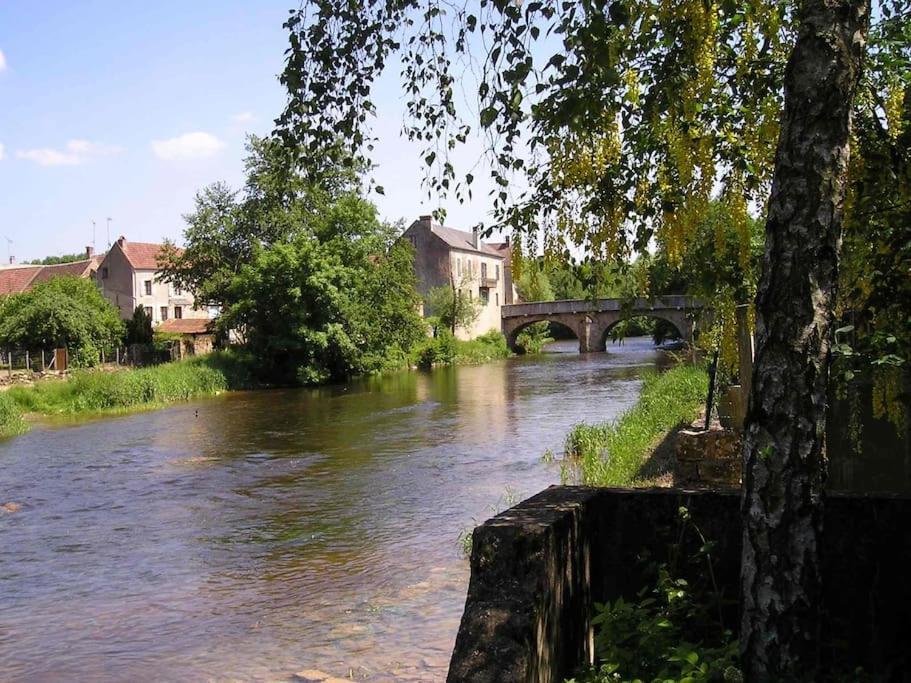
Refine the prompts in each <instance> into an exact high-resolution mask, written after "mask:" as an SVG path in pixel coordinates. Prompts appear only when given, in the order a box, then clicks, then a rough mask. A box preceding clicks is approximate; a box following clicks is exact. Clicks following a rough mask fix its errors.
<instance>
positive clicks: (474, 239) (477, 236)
mask: <svg viewBox="0 0 911 683" xmlns="http://www.w3.org/2000/svg"><path fill="white" fill-rule="evenodd" d="M471 244H472V246H474V248H475V249H480V248H481V231H480V230H479V229H478V226H474V227H473V228H472V229H471Z"/></svg>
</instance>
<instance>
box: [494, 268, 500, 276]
mask: <svg viewBox="0 0 911 683" xmlns="http://www.w3.org/2000/svg"><path fill="white" fill-rule="evenodd" d="M494 272H495V273H496V274H497V280H499V279H500V266H499V265H497V266H496V270H495V271H494Z"/></svg>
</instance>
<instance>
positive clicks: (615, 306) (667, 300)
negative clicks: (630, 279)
mask: <svg viewBox="0 0 911 683" xmlns="http://www.w3.org/2000/svg"><path fill="white" fill-rule="evenodd" d="M701 308H702V302H701V301H700V300H699V299H697V298H696V297H692V296H685V295H677V294H675V295H671V296H661V297H657V298H655V299H641V298H640V299H633V300H629V299H596V300H594V301H592V300H591V299H562V300H560V301H532V302H530V303H524V304H507V305H505V306H502V307H501V309H500V310H501V313H500V315H501V316H502V317H503V318H512V317H516V316H529V315H555V314H560V313H603V312H609V311H623V310H630V311H632V312H642V313H643V314H645V313H648V312H649V311H661V310H665V311H668V310H671V311H682V310H695V309H701Z"/></svg>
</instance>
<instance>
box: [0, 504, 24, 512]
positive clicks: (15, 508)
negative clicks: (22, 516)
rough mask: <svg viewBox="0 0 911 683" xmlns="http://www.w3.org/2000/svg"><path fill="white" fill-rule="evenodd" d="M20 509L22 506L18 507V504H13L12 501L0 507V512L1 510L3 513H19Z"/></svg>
mask: <svg viewBox="0 0 911 683" xmlns="http://www.w3.org/2000/svg"><path fill="white" fill-rule="evenodd" d="M21 509H22V506H21V505H19V503H14V502H12V501H10V502H9V503H4V504H3V505H0V510H3V511H4V512H19V510H21Z"/></svg>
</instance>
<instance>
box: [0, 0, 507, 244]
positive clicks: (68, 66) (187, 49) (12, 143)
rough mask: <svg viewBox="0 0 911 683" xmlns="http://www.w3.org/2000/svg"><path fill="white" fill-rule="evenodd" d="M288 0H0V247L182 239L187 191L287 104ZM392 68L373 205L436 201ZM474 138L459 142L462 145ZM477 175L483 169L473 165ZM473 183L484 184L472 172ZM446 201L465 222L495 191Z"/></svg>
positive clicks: (397, 212) (215, 176)
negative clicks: (408, 134) (408, 133)
mask: <svg viewBox="0 0 911 683" xmlns="http://www.w3.org/2000/svg"><path fill="white" fill-rule="evenodd" d="M296 5H297V3H296V2H290V3H289V2H276V1H273V0H256V1H255V2H251V1H249V0H247V1H245V2H240V1H238V2H229V1H226V0H219V1H215V0H211V1H203V0H193V1H192V2H186V0H184V1H183V2H154V3H139V2H122V1H121V2H113V1H101V0H99V1H94V2H92V1H83V2H62V1H51V2H44V3H36V2H31V1H30V0H5V1H3V2H0V54H2V57H0V145H2V148H0V150H2V151H0V259H2V261H3V262H6V257H7V244H6V240H5V239H4V238H9V239H11V240H12V241H13V244H12V252H13V254H14V255H15V256H16V258H17V260H18V261H23V260H27V259H32V258H37V257H41V256H45V255H51V254H61V253H69V252H74V251H80V250H82V249H83V248H84V247H85V246H86V245H87V244H90V243H91V241H92V220H95V222H96V224H97V233H96V237H95V240H96V244H97V247H98V249H99V250H100V249H103V248H104V247H105V246H106V244H107V235H106V218H108V217H110V218H111V219H112V221H111V239H112V240H113V239H116V237H117V236H119V235H121V234H124V235H126V236H127V239H133V240H136V241H159V240H161V239H162V238H164V237H170V238H174V239H177V240H178V241H179V238H180V234H181V231H182V229H183V220H182V218H181V216H182V214H184V213H186V212H188V211H190V210H192V207H193V197H194V195H195V193H196V192H197V191H198V190H199V189H201V188H202V187H204V186H205V185H207V184H209V183H212V182H215V181H218V180H224V181H227V182H228V183H230V184H232V185H234V186H239V185H240V184H241V182H242V159H243V155H244V152H243V143H244V136H245V134H246V133H247V132H252V133H257V134H266V133H268V132H269V131H270V130H271V125H272V120H273V119H274V117H275V116H277V115H278V114H279V113H280V111H281V108H282V105H283V103H284V93H283V91H282V89H281V87H280V85H279V84H278V81H277V75H278V73H279V72H280V71H281V69H282V62H283V56H284V50H285V47H286V44H287V38H286V35H285V31H284V30H283V29H282V22H283V21H284V19H285V17H286V16H287V13H288V9H289V7H291V6H296ZM399 93H400V88H399V84H398V79H397V75H396V74H390V75H389V76H387V77H384V79H382V80H381V81H380V84H379V91H378V96H377V104H378V114H379V116H378V119H377V121H376V123H375V128H374V130H375V133H376V134H377V135H378V136H379V138H380V143H379V145H378V147H377V151H376V153H375V157H374V159H375V161H376V162H377V163H378V164H379V167H378V169H377V171H376V172H375V174H374V176H375V179H376V181H377V182H378V183H379V184H381V185H383V186H384V187H385V190H386V195H385V197H380V196H374V197H373V199H374V201H375V202H376V204H377V205H378V207H379V209H380V213H381V215H382V216H383V217H384V218H386V219H389V220H396V219H398V218H406V219H408V220H410V219H412V218H414V217H416V216H417V215H419V214H421V213H428V212H429V211H430V210H432V209H433V208H436V205H437V203H438V202H437V201H436V200H434V201H430V200H428V199H427V193H426V191H425V190H424V189H422V187H421V184H420V181H421V177H422V175H421V170H420V163H421V162H420V155H419V151H420V150H419V148H418V147H416V146H415V145H412V144H409V143H408V142H407V141H405V140H403V139H402V138H401V137H400V135H399V130H400V128H401V123H402V112H403V106H402V103H401V96H400V94H399ZM476 153H477V149H471V148H469V149H468V150H466V151H465V153H464V154H461V155H460V156H461V157H462V159H463V160H464V159H468V158H472V155H476ZM475 175H476V177H478V178H479V180H481V179H482V178H483V176H484V175H485V174H484V173H483V171H482V172H476V173H475ZM476 185H479V183H478V181H476ZM484 189H485V186H484V184H483V181H482V183H481V184H480V185H479V186H478V187H476V188H475V191H476V195H475V197H476V198H475V201H474V202H473V203H471V204H466V205H461V206H460V205H458V204H457V203H456V202H455V201H454V200H452V199H450V200H447V201H444V202H443V203H442V205H443V206H444V207H445V208H446V209H447V211H448V212H449V218H448V219H447V223H448V224H450V225H453V226H455V227H464V228H466V229H467V228H469V227H470V226H471V225H472V224H473V223H475V222H477V221H479V220H483V219H484V218H485V217H486V211H487V210H488V209H489V204H488V201H487V197H486V192H485V191H484Z"/></svg>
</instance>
